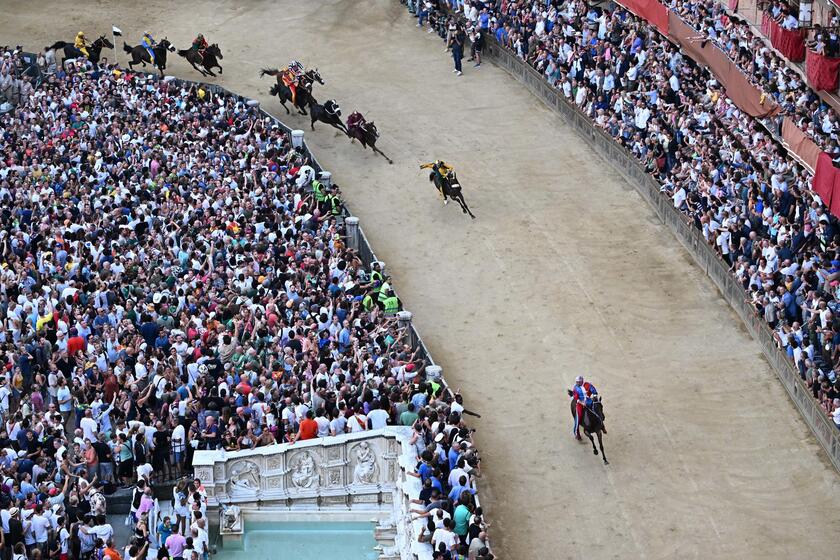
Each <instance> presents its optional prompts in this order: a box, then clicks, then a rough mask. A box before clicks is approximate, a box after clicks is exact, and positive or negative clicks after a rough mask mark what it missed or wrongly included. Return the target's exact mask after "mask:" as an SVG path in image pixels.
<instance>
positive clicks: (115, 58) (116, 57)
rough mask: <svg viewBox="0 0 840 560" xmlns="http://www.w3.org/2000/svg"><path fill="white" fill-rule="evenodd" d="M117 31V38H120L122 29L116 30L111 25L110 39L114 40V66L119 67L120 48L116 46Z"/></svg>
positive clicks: (115, 27)
mask: <svg viewBox="0 0 840 560" xmlns="http://www.w3.org/2000/svg"><path fill="white" fill-rule="evenodd" d="M117 31H119V32H120V33H119V36H120V37H122V29H118V28H117V26H115V25H111V37H113V38H114V64H115V65H116V66H118V67H119V65H120V61H119V59H118V57H119V54H120V48H119V47H118V46H117Z"/></svg>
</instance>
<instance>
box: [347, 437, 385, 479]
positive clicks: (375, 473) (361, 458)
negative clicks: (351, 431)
mask: <svg viewBox="0 0 840 560" xmlns="http://www.w3.org/2000/svg"><path fill="white" fill-rule="evenodd" d="M350 456H351V457H352V458H353V463H354V466H353V482H358V483H360V484H376V483H377V482H379V465H378V464H377V462H376V455H375V454H374V451H373V447H372V446H371V444H370V443H368V442H366V441H363V442H362V443H359V444H357V445H356V446H355V447H353V450H352V451H351V453H350Z"/></svg>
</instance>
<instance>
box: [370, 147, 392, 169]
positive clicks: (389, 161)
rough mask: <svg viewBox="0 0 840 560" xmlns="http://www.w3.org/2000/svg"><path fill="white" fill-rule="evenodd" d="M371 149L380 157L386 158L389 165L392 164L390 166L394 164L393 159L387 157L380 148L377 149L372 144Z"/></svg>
mask: <svg viewBox="0 0 840 560" xmlns="http://www.w3.org/2000/svg"><path fill="white" fill-rule="evenodd" d="M370 149H371V150H373V151H374V152H376V153H377V154H379V155H380V156H382V157H384V158H385V159H387V160H388V163H390V164H393V163H394V162H393V161H391V158H389V157H388V156H386V155H385V153H384V152H383V151H382V150H380V149H379V148H377V147H376V144H371V145H370Z"/></svg>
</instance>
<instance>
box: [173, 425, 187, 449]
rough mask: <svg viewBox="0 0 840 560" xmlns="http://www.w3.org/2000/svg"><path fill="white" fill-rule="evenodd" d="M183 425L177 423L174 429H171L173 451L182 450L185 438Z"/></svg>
mask: <svg viewBox="0 0 840 560" xmlns="http://www.w3.org/2000/svg"><path fill="white" fill-rule="evenodd" d="M185 437H186V436H185V432H184V426H183V425H182V424H178V425H177V426H175V429H174V430H172V450H173V451H180V452H182V453H183V452H184V444H185V443H186V442H185V441H184V438H185Z"/></svg>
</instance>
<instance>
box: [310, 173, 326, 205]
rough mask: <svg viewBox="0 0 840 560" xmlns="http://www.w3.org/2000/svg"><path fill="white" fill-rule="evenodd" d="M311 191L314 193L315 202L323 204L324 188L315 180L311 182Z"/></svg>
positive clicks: (324, 197) (324, 198)
mask: <svg viewBox="0 0 840 560" xmlns="http://www.w3.org/2000/svg"><path fill="white" fill-rule="evenodd" d="M312 190H313V191H314V192H315V201H316V202H324V201H325V200H326V199H327V197H326V195H325V194H324V187H323V186H322V185H321V181H319V180H318V179H315V180H314V181H312Z"/></svg>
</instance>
